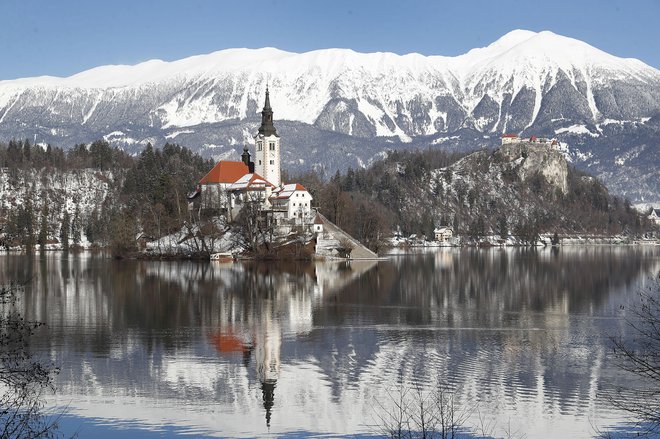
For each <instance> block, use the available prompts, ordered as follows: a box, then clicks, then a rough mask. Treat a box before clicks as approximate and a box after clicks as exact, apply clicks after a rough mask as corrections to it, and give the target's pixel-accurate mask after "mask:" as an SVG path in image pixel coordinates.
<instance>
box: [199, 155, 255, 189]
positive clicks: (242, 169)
mask: <svg viewBox="0 0 660 439" xmlns="http://www.w3.org/2000/svg"><path fill="white" fill-rule="evenodd" d="M249 172H250V170H249V169H248V167H247V165H246V164H245V163H243V162H232V161H229V160H222V161H219V162H218V164H217V165H215V166H214V167H213V169H211V170H210V171H209V173H208V174H206V175H205V176H204V178H202V179H201V180H199V183H200V184H213V183H233V182H235V181H236V180H238V179H239V178H241V177H242V176H244V175H245V174H248V173H249Z"/></svg>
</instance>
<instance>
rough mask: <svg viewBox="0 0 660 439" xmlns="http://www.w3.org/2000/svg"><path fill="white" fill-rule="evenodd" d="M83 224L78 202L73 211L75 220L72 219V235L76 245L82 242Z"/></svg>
mask: <svg viewBox="0 0 660 439" xmlns="http://www.w3.org/2000/svg"><path fill="white" fill-rule="evenodd" d="M81 226H82V224H81V220H80V206H79V205H78V204H76V210H75V211H74V213H73V221H71V235H72V238H73V243H74V244H76V245H78V244H80V238H81V236H80V235H81Z"/></svg>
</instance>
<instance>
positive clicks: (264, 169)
mask: <svg viewBox="0 0 660 439" xmlns="http://www.w3.org/2000/svg"><path fill="white" fill-rule="evenodd" d="M254 143H255V145H254V149H255V153H254V172H256V173H257V174H259V175H261V176H262V177H264V178H265V179H266V180H268V181H269V182H271V183H273V184H274V185H275V186H279V185H280V184H281V183H282V177H281V175H282V174H281V170H280V156H281V155H280V138H279V136H278V135H277V134H273V135H270V136H264V135H263V134H257V135H256V136H254Z"/></svg>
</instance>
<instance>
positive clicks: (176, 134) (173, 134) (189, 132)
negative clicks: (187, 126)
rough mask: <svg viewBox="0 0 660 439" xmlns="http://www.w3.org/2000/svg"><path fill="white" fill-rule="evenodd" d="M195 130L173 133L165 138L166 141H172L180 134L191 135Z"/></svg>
mask: <svg viewBox="0 0 660 439" xmlns="http://www.w3.org/2000/svg"><path fill="white" fill-rule="evenodd" d="M194 132H195V130H179V131H174V132H172V133H170V134H168V135H166V136H165V138H166V139H174V138H175V137H176V136H179V135H181V134H193V133H194Z"/></svg>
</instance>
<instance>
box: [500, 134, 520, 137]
mask: <svg viewBox="0 0 660 439" xmlns="http://www.w3.org/2000/svg"><path fill="white" fill-rule="evenodd" d="M502 137H511V138H516V137H518V136H517V135H515V134H502Z"/></svg>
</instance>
